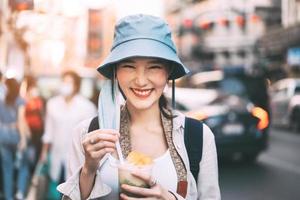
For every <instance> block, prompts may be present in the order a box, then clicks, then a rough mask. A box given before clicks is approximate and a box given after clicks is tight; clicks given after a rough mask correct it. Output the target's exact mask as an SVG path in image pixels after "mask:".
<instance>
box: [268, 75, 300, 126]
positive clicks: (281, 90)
mask: <svg viewBox="0 0 300 200" xmlns="http://www.w3.org/2000/svg"><path fill="white" fill-rule="evenodd" d="M270 96H271V102H270V104H271V110H272V112H271V113H272V115H271V116H272V123H273V124H274V125H275V126H284V127H289V128H291V129H292V130H293V131H297V132H299V131H300V79H295V78H286V79H282V80H279V81H277V82H275V83H274V84H272V85H271V87H270Z"/></svg>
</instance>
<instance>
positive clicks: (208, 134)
mask: <svg viewBox="0 0 300 200" xmlns="http://www.w3.org/2000/svg"><path fill="white" fill-rule="evenodd" d="M172 113H173V116H175V117H174V119H173V125H174V128H179V127H183V128H184V126H185V119H186V117H187V116H185V115H184V114H183V113H181V112H179V111H177V110H174V111H172ZM199 122H200V121H199ZM202 123H203V129H202V132H203V141H205V142H206V141H214V140H215V136H214V134H213V132H212V131H211V129H210V128H209V127H208V126H207V125H206V124H205V123H204V122H202Z"/></svg>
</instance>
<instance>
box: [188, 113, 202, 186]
mask: <svg viewBox="0 0 300 200" xmlns="http://www.w3.org/2000/svg"><path fill="white" fill-rule="evenodd" d="M184 144H185V147H186V150H187V153H188V157H189V162H190V170H191V172H192V174H193V176H194V178H195V180H196V182H197V179H198V173H199V163H200V161H201V159H202V146H203V123H202V122H201V121H198V120H196V119H192V118H188V117H186V118H185V125H184Z"/></svg>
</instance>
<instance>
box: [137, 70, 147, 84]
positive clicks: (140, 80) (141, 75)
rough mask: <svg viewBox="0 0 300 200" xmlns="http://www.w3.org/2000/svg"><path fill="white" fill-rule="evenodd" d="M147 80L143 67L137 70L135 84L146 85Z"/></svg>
mask: <svg viewBox="0 0 300 200" xmlns="http://www.w3.org/2000/svg"><path fill="white" fill-rule="evenodd" d="M147 82H148V78H147V74H146V72H145V70H143V69H140V70H137V73H136V77H135V83H136V85H137V86H139V87H143V86H146V85H147Z"/></svg>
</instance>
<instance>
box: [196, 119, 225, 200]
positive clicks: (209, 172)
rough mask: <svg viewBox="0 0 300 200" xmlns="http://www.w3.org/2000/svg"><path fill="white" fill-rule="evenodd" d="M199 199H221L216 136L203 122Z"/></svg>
mask: <svg viewBox="0 0 300 200" xmlns="http://www.w3.org/2000/svg"><path fill="white" fill-rule="evenodd" d="M198 199H201V200H220V199H221V195H220V188H219V175H218V159H217V151H216V143H215V137H214V134H213V133H212V131H211V130H210V128H208V126H206V125H205V124H203V153H202V160H201V162H200V172H199V175H198Z"/></svg>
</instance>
